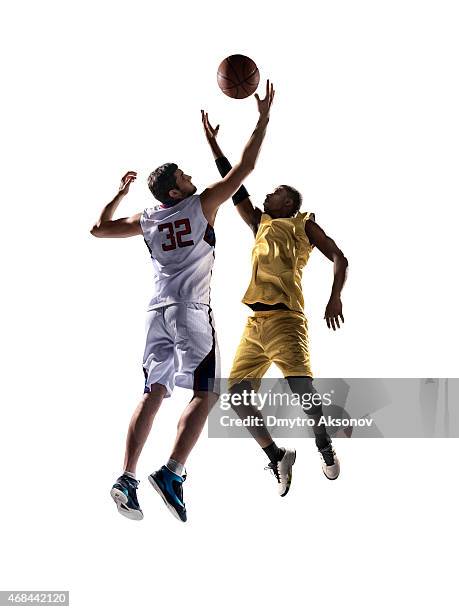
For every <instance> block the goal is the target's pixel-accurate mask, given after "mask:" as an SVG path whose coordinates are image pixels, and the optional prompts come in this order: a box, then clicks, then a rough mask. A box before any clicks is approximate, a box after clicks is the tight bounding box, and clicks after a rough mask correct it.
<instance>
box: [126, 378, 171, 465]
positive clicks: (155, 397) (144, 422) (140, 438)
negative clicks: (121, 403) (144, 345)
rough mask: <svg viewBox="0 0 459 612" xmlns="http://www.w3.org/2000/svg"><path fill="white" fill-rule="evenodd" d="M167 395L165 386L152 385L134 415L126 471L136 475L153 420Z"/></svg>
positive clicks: (128, 444) (129, 432)
mask: <svg viewBox="0 0 459 612" xmlns="http://www.w3.org/2000/svg"><path fill="white" fill-rule="evenodd" d="M165 395H166V388H165V387H164V386H163V385H159V384H156V383H155V384H153V385H151V391H150V393H145V394H144V396H143V398H142V400H141V401H140V403H139V405H138V406H137V408H136V410H135V412H134V414H133V415H132V418H131V422H130V423H129V429H128V434H127V438H126V454H125V457H124V470H125V471H127V472H133V473H134V474H135V471H136V467H137V461H138V460H139V456H140V453H141V452H142V448H143V447H144V444H145V442H146V440H147V438H148V434H149V433H150V430H151V426H152V425H153V419H154V418H155V415H156V413H157V412H158V409H159V407H160V406H161V402H162V401H163V399H164V396H165Z"/></svg>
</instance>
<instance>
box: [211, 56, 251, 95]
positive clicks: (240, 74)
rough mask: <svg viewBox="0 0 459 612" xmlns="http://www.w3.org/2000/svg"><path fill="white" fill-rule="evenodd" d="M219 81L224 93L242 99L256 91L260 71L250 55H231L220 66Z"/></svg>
mask: <svg viewBox="0 0 459 612" xmlns="http://www.w3.org/2000/svg"><path fill="white" fill-rule="evenodd" d="M217 82H218V86H219V87H220V89H221V90H222V92H223V93H224V94H226V95H227V96H229V97H230V98H236V99H237V100H242V99H243V98H247V97H248V96H251V95H252V94H253V93H255V91H256V89H257V87H258V83H259V82H260V73H259V72H258V68H257V65H256V64H255V62H254V61H253V60H251V59H250V57H246V56H245V55H230V56H229V57H227V58H225V59H224V60H223V61H222V63H221V64H220V66H219V67H218V71H217Z"/></svg>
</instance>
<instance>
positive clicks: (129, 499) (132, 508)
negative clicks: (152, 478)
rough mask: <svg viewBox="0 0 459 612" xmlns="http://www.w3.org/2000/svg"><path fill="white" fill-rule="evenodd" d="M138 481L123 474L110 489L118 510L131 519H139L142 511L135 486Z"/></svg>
mask: <svg viewBox="0 0 459 612" xmlns="http://www.w3.org/2000/svg"><path fill="white" fill-rule="evenodd" d="M138 486H139V481H138V480H136V479H135V478H131V477H130V476H127V475H126V474H123V475H122V476H120V477H119V478H118V480H117V481H116V482H115V484H114V485H113V487H112V490H111V491H110V495H111V496H112V499H113V501H114V502H115V503H116V507H117V508H118V512H119V513H120V514H122V515H123V516H125V517H127V518H128V519H132V520H133V521H141V520H142V519H143V512H142V510H141V509H140V506H139V502H138V501H137V487H138Z"/></svg>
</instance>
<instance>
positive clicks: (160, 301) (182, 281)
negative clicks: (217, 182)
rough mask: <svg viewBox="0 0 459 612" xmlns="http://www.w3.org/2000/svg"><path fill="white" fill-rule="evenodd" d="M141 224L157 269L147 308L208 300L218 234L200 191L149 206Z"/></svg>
mask: <svg viewBox="0 0 459 612" xmlns="http://www.w3.org/2000/svg"><path fill="white" fill-rule="evenodd" d="M140 225H141V227H142V232H143V236H144V239H145V242H146V244H147V246H148V250H149V251H150V255H151V260H152V262H153V269H154V276H153V282H154V294H153V297H152V299H151V301H150V304H149V306H148V310H152V309H154V308H160V307H162V306H167V305H168V304H176V303H183V302H195V303H198V304H209V303H210V278H211V275H212V266H213V264H214V258H215V256H214V250H215V234H214V230H213V228H212V226H211V225H209V223H208V222H207V219H206V218H205V217H204V214H203V212H202V207H201V199H200V197H199V195H192V196H190V197H188V198H185V199H184V200H181V201H180V202H178V203H177V204H175V205H173V206H165V205H162V204H158V205H157V206H155V207H154V208H146V209H145V210H144V211H143V213H142V215H141V217H140Z"/></svg>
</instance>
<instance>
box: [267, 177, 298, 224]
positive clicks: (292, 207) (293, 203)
mask: <svg viewBox="0 0 459 612" xmlns="http://www.w3.org/2000/svg"><path fill="white" fill-rule="evenodd" d="M302 201H303V198H302V196H301V193H300V192H299V191H297V190H296V189H294V188H293V187H290V185H279V187H276V189H275V190H274V191H273V192H272V193H268V194H267V196H266V200H265V201H264V204H263V206H264V210H265V213H267V214H268V215H269V216H270V217H273V218H274V219H279V218H281V217H294V216H295V215H296V213H297V212H298V211H299V210H300V208H301V202H302Z"/></svg>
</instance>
